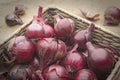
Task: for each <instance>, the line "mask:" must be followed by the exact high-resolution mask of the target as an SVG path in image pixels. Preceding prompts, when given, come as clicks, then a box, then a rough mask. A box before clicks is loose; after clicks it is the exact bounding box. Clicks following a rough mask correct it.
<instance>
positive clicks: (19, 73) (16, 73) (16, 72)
mask: <svg viewBox="0 0 120 80" xmlns="http://www.w3.org/2000/svg"><path fill="white" fill-rule="evenodd" d="M8 79H9V80H27V79H28V73H27V70H26V68H22V67H18V66H17V67H16V66H15V67H13V68H12V69H11V70H10V72H9V74H8Z"/></svg>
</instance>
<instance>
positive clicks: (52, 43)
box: [36, 38, 66, 67]
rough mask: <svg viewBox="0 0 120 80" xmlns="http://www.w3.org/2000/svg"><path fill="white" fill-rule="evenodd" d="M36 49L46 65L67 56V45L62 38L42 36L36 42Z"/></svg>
mask: <svg viewBox="0 0 120 80" xmlns="http://www.w3.org/2000/svg"><path fill="white" fill-rule="evenodd" d="M36 51H37V55H38V56H39V58H40V59H42V60H41V61H43V63H44V64H43V65H44V67H45V66H48V65H49V64H51V63H53V62H55V61H57V60H60V59H62V58H63V57H64V56H65V54H66V45H65V43H64V42H63V41H61V40H56V39H54V38H42V39H40V40H39V41H38V42H37V43H36Z"/></svg>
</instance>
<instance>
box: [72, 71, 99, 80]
mask: <svg viewBox="0 0 120 80" xmlns="http://www.w3.org/2000/svg"><path fill="white" fill-rule="evenodd" d="M73 80H97V78H96V75H95V74H94V73H93V72H92V71H91V70H89V69H81V70H79V71H78V72H77V73H76V74H75V76H74V79H73Z"/></svg>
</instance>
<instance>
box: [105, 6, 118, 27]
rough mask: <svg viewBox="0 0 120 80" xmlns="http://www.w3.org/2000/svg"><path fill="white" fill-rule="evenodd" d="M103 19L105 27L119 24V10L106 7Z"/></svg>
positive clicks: (113, 7)
mask: <svg viewBox="0 0 120 80" xmlns="http://www.w3.org/2000/svg"><path fill="white" fill-rule="evenodd" d="M104 19H105V21H104V24H105V25H118V24H119V23H120V9H119V8H117V7H115V6H111V7H108V8H107V9H106V10H105V12H104Z"/></svg>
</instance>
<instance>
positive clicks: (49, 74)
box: [43, 64, 70, 80]
mask: <svg viewBox="0 0 120 80" xmlns="http://www.w3.org/2000/svg"><path fill="white" fill-rule="evenodd" d="M43 77H44V80H70V78H69V74H68V72H67V71H66V69H65V68H64V67H62V66H60V65H56V64H54V65H51V66H49V67H48V68H46V69H45V70H44V71H43Z"/></svg>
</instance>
